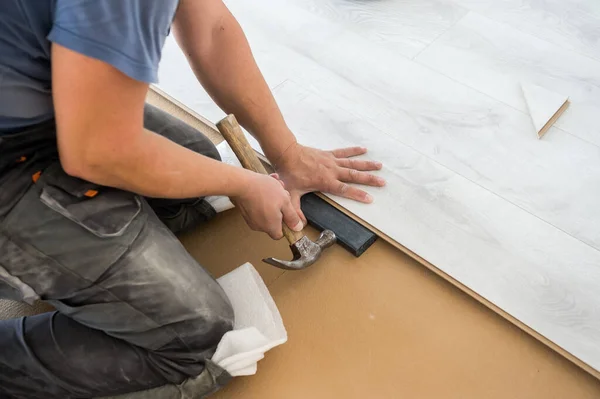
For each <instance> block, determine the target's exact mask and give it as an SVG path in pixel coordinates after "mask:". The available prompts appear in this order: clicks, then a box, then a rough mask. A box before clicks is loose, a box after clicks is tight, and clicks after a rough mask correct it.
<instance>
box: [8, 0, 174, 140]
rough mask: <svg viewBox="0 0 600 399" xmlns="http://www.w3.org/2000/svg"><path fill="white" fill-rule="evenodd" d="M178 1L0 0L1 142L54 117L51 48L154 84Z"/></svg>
mask: <svg viewBox="0 0 600 399" xmlns="http://www.w3.org/2000/svg"><path fill="white" fill-rule="evenodd" d="M178 3H179V0H0V135H1V134H2V133H3V132H4V133H7V132H10V131H11V130H12V131H14V130H15V129H18V128H22V127H26V126H29V125H33V124H35V123H39V122H43V121H45V120H49V119H51V118H52V117H53V115H54V111H53V106H52V79H51V72H50V67H51V62H50V45H51V42H54V43H57V44H60V45H61V46H64V47H67V48H69V49H71V50H74V51H76V52H78V53H81V54H84V55H86V56H89V57H93V58H96V59H99V60H101V61H104V62H107V63H108V64H110V65H112V66H114V67H115V68H117V69H119V70H120V71H121V72H123V73H125V74H126V75H128V76H130V77H132V78H133V79H136V80H139V81H143V82H148V83H154V82H156V81H157V71H158V63H159V61H160V56H161V51H162V47H163V44H164V42H165V39H166V37H167V35H168V33H169V29H170V27H171V23H172V21H173V17H174V15H175V11H176V9H177V5H178Z"/></svg>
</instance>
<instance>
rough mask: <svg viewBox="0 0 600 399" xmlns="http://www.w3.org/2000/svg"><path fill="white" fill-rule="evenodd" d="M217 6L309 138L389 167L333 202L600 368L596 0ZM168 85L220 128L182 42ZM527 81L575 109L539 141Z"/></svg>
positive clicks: (348, 0)
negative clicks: (381, 180) (363, 193)
mask: <svg viewBox="0 0 600 399" xmlns="http://www.w3.org/2000/svg"><path fill="white" fill-rule="evenodd" d="M225 2H226V4H227V5H228V7H229V8H230V9H231V11H232V12H233V13H234V15H236V17H237V18H238V20H239V21H240V23H241V25H242V27H243V28H244V31H245V32H246V34H247V36H248V39H249V41H250V44H251V47H252V49H253V52H254V54H255V57H256V59H257V62H258V63H259V66H260V67H261V70H262V71H263V73H264V75H265V77H266V79H267V82H268V83H269V85H270V87H271V88H272V89H273V91H274V94H275V97H276V98H277V100H278V103H279V104H280V106H281V109H282V111H283V113H284V116H285V117H286V120H287V121H288V124H289V125H290V127H291V128H292V129H293V130H294V131H295V133H296V135H297V136H298V138H299V140H300V141H301V142H303V143H305V144H308V145H312V146H316V147H320V148H324V149H330V148H334V147H339V146H346V145H354V144H357V145H365V146H367V147H368V148H369V149H370V152H369V154H368V156H369V157H371V158H375V159H378V160H381V161H382V162H383V163H384V165H385V167H384V170H383V171H382V172H381V174H382V175H383V176H384V177H385V178H386V179H387V180H388V186H387V187H386V188H384V189H370V192H371V194H372V195H373V196H374V197H375V203H374V204H372V205H361V204H358V203H353V202H350V201H346V200H342V199H339V198H334V199H335V200H336V201H338V202H339V203H340V204H341V205H343V206H344V207H346V208H347V209H349V210H350V211H352V212H353V213H355V214H357V215H358V216H360V217H361V218H362V219H364V220H366V221H367V222H369V223H371V224H372V225H374V226H376V227H377V228H378V229H380V230H381V231H383V232H385V233H386V234H387V235H388V236H390V237H392V238H393V239H394V240H396V241H397V242H399V243H400V244H402V245H404V246H405V247H407V248H409V249H410V250H412V251H413V252H415V253H417V254H418V255H420V256H421V257H423V258H424V259H426V260H428V261H429V262H431V263H433V264H434V265H436V266H437V267H438V268H439V269H441V270H442V271H444V272H445V273H447V274H449V275H450V276H452V277H453V278H455V279H456V280H458V281H460V282H461V283H462V284H464V285H466V286H467V287H469V288H470V289H472V290H474V291H475V292H477V293H478V294H479V295H481V296H483V297H484V298H486V299H487V300H489V301H491V302H492V303H494V304H495V305H497V306H498V307H500V308H502V309H503V310H504V311H506V312H508V313H509V314H511V315H512V316H514V317H515V318H517V319H518V320H520V321H521V322H523V323H525V324H526V325H528V326H529V327H530V328H532V329H534V330H535V331H537V332H538V333H540V334H541V335H543V336H545V337H546V338H548V339H549V340H551V341H552V342H554V343H555V344H557V345H558V346H560V347H562V348H563V349H564V350H566V351H567V352H570V353H571V354H572V355H574V356H575V357H577V358H579V359H580V360H582V361H583V362H585V363H586V364H588V365H589V366H591V367H592V368H595V369H596V370H598V371H600V206H598V203H600V124H598V118H597V115H598V114H599V111H600V31H599V29H600V2H597V1H596V0H577V1H573V2H570V3H571V6H570V7H566V6H563V3H567V2H561V1H559V0H552V1H550V0H548V1H545V2H539V1H524V0H519V1H516V0H515V1H512V0H507V1H504V2H496V1H492V0H489V1H487V0H482V1H475V0H473V1H470V0H456V1H451V0H387V1H383V0H382V1H367V0H323V1H317V0H256V1H253V2H248V1H246V0H226V1H225ZM528 22H529V23H528ZM160 79H161V82H160V85H159V87H160V88H161V89H162V90H164V91H165V92H167V93H168V94H169V95H171V96H172V97H174V98H176V99H177V100H179V101H180V102H182V103H184V104H185V105H186V106H188V107H189V108H191V109H193V110H194V111H196V112H198V113H199V114H201V115H203V116H205V117H207V118H209V119H211V120H213V121H217V120H218V119H220V118H221V117H222V116H223V115H224V114H223V112H222V111H220V110H219V109H218V108H217V107H216V106H215V104H214V103H213V102H212V101H211V100H210V97H208V95H207V94H206V93H205V92H204V91H203V90H202V88H201V87H200V85H199V84H198V83H197V82H196V80H195V78H194V75H193V74H192V73H191V71H190V70H189V67H188V66H187V65H186V61H185V57H184V56H183V55H182V54H181V53H180V52H179V50H178V49H177V46H176V44H175V42H174V40H173V39H172V38H169V39H168V40H167V44H166V46H165V49H164V54H163V61H162V63H161V70H160ZM523 82H525V83H526V84H533V85H539V86H542V87H545V88H547V89H549V90H552V91H555V92H557V93H560V94H562V95H564V96H568V97H569V98H570V100H571V104H570V106H569V108H568V109H567V111H566V112H565V113H564V114H563V115H562V117H561V118H560V119H559V120H558V122H557V123H556V125H555V126H554V127H552V128H550V130H549V131H548V132H547V133H546V135H545V136H544V137H543V138H542V139H541V140H539V139H538V137H537V134H536V131H535V127H534V125H533V124H532V121H531V117H530V115H529V112H528V108H527V104H526V102H525V100H524V98H523V93H522V90H521V86H520V85H521V84H522V83H523Z"/></svg>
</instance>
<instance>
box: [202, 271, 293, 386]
mask: <svg viewBox="0 0 600 399" xmlns="http://www.w3.org/2000/svg"><path fill="white" fill-rule="evenodd" d="M217 282H218V283H219V284H220V285H221V287H223V290H224V291H225V293H226V294H227V296H228V297H229V301H230V302H231V305H232V307H233V313H234V316H235V322H234V326H233V330H231V331H229V332H227V333H225V335H224V336H223V338H222V339H221V341H220V342H219V344H218V346H217V350H216V352H215V354H214V356H213V357H212V359H211V360H212V361H213V362H215V363H216V364H218V365H219V366H221V367H222V368H224V369H225V370H227V372H228V373H229V374H231V375H232V376H234V377H236V376H242V375H253V374H255V373H256V369H257V362H258V361H259V360H260V359H262V358H263V357H264V355H265V353H266V352H267V351H268V350H269V349H272V348H274V347H276V346H278V345H281V344H283V343H285V342H286V341H287V331H286V330H285V327H284V325H283V321H282V320H281V315H280V314H279V310H278V309H277V306H276V305H275V301H273V298H272V297H271V294H269V290H268V289H267V286H266V285H265V283H264V282H263V280H262V278H261V277H260V275H259V274H258V272H257V271H256V269H255V268H254V266H252V265H251V264H250V263H245V264H243V265H242V266H240V267H238V268H237V269H235V270H233V271H232V272H230V273H227V274H226V275H224V276H223V277H221V278H219V279H218V280H217Z"/></svg>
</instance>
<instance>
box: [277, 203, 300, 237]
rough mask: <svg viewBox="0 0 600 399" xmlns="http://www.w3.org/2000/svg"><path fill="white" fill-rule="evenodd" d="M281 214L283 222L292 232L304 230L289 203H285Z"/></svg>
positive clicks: (296, 213)
mask: <svg viewBox="0 0 600 399" xmlns="http://www.w3.org/2000/svg"><path fill="white" fill-rule="evenodd" d="M281 213H282V214H283V222H284V223H285V224H286V225H287V226H288V227H289V228H290V229H292V230H294V231H301V230H302V229H303V228H304V223H303V222H302V220H301V219H300V216H298V212H297V211H296V209H295V208H294V206H293V205H292V202H291V201H288V202H286V204H285V205H284V206H283V208H282V209H281Z"/></svg>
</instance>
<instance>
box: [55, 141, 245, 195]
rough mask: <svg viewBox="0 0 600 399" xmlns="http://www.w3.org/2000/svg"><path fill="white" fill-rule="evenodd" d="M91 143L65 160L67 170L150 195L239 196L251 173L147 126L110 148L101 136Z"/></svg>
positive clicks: (79, 175) (105, 183)
mask: <svg viewBox="0 0 600 399" xmlns="http://www.w3.org/2000/svg"><path fill="white" fill-rule="evenodd" d="M89 144H90V145H92V146H94V147H95V149H94V151H93V152H90V155H88V156H84V157H82V158H81V159H80V161H79V162H78V164H77V165H65V166H66V168H65V169H66V170H67V172H68V173H71V174H74V175H76V176H78V177H80V178H83V179H86V180H89V181H91V182H94V183H97V184H101V185H104V186H110V187H117V188H121V189H123V190H127V191H132V192H135V193H138V194H141V195H144V196H148V197H157V198H195V197H202V196H207V195H228V196H238V195H240V194H242V193H243V191H244V190H245V187H246V185H247V183H248V181H249V179H250V177H251V172H249V171H246V170H244V169H241V168H236V167H233V166H230V165H227V164H224V163H221V162H218V161H216V160H213V159H211V158H208V157H205V156H203V155H200V154H198V153H196V152H194V151H191V150H189V149H187V148H184V147H181V146H179V145H177V144H176V143H173V142H172V141H170V140H168V139H166V138H164V137H162V136H160V135H158V134H155V133H153V132H150V131H147V130H143V131H141V132H140V133H139V134H137V135H133V136H130V138H129V139H128V140H125V141H123V142H121V143H119V144H118V146H115V147H112V148H111V147H108V146H106V145H104V143H101V142H99V143H89ZM98 146H100V148H98Z"/></svg>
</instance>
